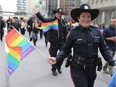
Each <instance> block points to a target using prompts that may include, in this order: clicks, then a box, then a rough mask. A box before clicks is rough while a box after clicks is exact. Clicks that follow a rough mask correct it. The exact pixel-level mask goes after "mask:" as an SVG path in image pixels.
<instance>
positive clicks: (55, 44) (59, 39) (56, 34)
mask: <svg viewBox="0 0 116 87" xmlns="http://www.w3.org/2000/svg"><path fill="white" fill-rule="evenodd" d="M53 14H54V18H53V19H45V18H44V17H43V16H42V15H41V14H40V12H38V13H37V14H36V15H37V17H38V18H39V19H40V20H41V21H42V22H52V21H54V20H58V31H56V30H53V29H50V30H49V31H47V40H48V41H49V42H50V48H49V54H50V56H51V57H55V56H56V55H57V52H58V50H61V49H62V47H63V45H64V42H65V39H66V34H67V32H66V26H65V22H64V20H63V19H62V18H61V17H62V14H63V12H62V9H61V8H59V9H57V10H54V11H53ZM61 65H62V62H60V63H59V64H54V65H52V69H51V70H52V74H53V75H54V76H57V72H56V70H58V72H59V73H62V71H61Z"/></svg>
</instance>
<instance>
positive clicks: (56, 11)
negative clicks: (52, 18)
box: [53, 8, 63, 14]
mask: <svg viewBox="0 0 116 87" xmlns="http://www.w3.org/2000/svg"><path fill="white" fill-rule="evenodd" d="M55 13H61V14H63V12H62V9H61V8H58V9H56V10H53V14H55Z"/></svg>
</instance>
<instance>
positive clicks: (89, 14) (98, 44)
mask: <svg viewBox="0 0 116 87" xmlns="http://www.w3.org/2000/svg"><path fill="white" fill-rule="evenodd" d="M98 14H99V10H98V9H90V6H89V5H88V4H82V5H81V6H80V8H75V9H73V10H72V11H71V16H72V18H73V19H74V20H75V21H77V22H78V21H79V26H77V27H75V28H74V29H73V30H71V31H70V33H69V34H68V35H67V39H66V42H65V45H64V47H63V50H62V51H60V52H59V53H58V55H57V56H56V58H54V57H49V58H48V62H49V63H50V64H55V63H56V62H57V63H58V62H60V61H62V60H64V58H66V57H67V55H68V54H69V53H70V51H71V49H72V48H73V58H72V61H71V64H70V67H71V77H72V80H73V83H74V85H75V86H74V87H93V86H94V81H95V79H96V66H97V65H96V62H97V59H98V48H99V49H100V52H101V54H102V56H103V57H104V59H105V60H106V61H107V62H108V63H109V65H111V66H112V67H114V66H115V62H114V60H113V58H112V56H111V54H110V52H109V50H108V46H107V45H106V43H105V41H104V39H103V36H102V34H101V33H100V31H99V30H98V29H97V28H96V27H93V26H91V22H92V20H94V19H95V18H96V17H97V16H98Z"/></svg>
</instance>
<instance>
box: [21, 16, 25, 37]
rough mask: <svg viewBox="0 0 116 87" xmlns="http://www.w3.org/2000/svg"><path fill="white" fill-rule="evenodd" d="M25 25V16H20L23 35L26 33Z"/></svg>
mask: <svg viewBox="0 0 116 87" xmlns="http://www.w3.org/2000/svg"><path fill="white" fill-rule="evenodd" d="M25 31H26V30H25V27H24V18H22V17H21V18H20V32H21V34H22V35H25Z"/></svg>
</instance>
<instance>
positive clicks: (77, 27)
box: [71, 26, 79, 30]
mask: <svg viewBox="0 0 116 87" xmlns="http://www.w3.org/2000/svg"><path fill="white" fill-rule="evenodd" d="M77 28H79V26H76V27H73V28H71V30H75V29H77Z"/></svg>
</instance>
